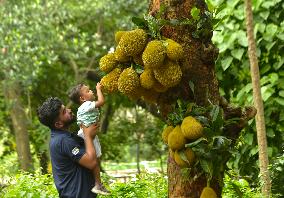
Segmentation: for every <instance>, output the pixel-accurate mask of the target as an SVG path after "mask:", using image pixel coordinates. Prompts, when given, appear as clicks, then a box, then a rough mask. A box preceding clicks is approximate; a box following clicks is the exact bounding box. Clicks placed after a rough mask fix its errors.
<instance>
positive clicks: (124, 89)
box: [118, 67, 140, 96]
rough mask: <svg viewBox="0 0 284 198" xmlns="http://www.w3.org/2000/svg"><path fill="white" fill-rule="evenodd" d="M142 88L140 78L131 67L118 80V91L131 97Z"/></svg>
mask: <svg viewBox="0 0 284 198" xmlns="http://www.w3.org/2000/svg"><path fill="white" fill-rule="evenodd" d="M139 87H140V82H139V76H138V74H137V73H136V72H135V70H134V69H133V68H131V67H129V68H126V69H124V70H123V72H122V73H121V74H120V76H119V78H118V90H119V91H120V92H121V93H123V94H125V95H127V96H130V95H131V94H133V93H134V92H135V91H136V90H137V89H138V88H139Z"/></svg>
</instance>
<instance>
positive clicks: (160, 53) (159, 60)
mask: <svg viewBox="0 0 284 198" xmlns="http://www.w3.org/2000/svg"><path fill="white" fill-rule="evenodd" d="M165 57H166V48H165V46H164V44H163V42H162V41H159V40H153V41H150V42H149V43H148V44H147V46H146V48H145V50H144V52H143V54H142V60H143V63H144V66H145V68H158V67H161V66H162V65H163V62H164V59H165Z"/></svg>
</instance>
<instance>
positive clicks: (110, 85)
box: [101, 68, 122, 93]
mask: <svg viewBox="0 0 284 198" xmlns="http://www.w3.org/2000/svg"><path fill="white" fill-rule="evenodd" d="M121 72H122V69H120V68H115V69H114V70H112V71H111V72H110V73H108V74H107V75H105V76H104V77H103V78H102V79H101V85H102V88H103V91H106V92H107V93H113V92H116V91H118V86H117V85H118V78H119V76H120V74H121Z"/></svg>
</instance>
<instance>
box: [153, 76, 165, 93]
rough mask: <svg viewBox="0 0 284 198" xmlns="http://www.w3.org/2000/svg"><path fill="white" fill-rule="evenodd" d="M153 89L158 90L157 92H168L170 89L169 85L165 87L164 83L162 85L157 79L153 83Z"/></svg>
mask: <svg viewBox="0 0 284 198" xmlns="http://www.w3.org/2000/svg"><path fill="white" fill-rule="evenodd" d="M153 89H154V90H155V91H156V92H159V93H163V92H166V91H167V90H168V88H167V87H165V86H164V85H162V84H161V83H159V82H158V81H157V80H156V79H155V83H154V85H153Z"/></svg>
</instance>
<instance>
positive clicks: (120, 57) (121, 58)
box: [114, 45, 131, 63]
mask: <svg viewBox="0 0 284 198" xmlns="http://www.w3.org/2000/svg"><path fill="white" fill-rule="evenodd" d="M114 56H115V60H116V61H118V62H121V63H125V62H129V61H130V60H131V57H130V56H128V55H127V54H126V53H125V52H124V51H123V49H122V48H121V47H120V46H119V45H118V46H117V47H116V49H115V52H114Z"/></svg>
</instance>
